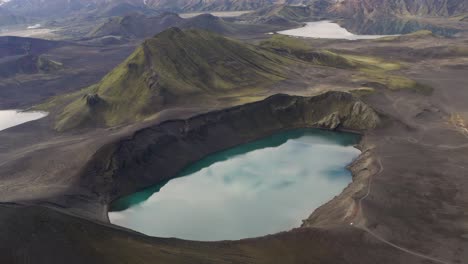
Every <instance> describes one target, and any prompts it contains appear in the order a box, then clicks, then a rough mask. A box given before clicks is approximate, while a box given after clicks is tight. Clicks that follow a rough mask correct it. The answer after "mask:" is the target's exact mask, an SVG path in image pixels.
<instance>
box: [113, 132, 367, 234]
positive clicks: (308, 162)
mask: <svg viewBox="0 0 468 264" xmlns="http://www.w3.org/2000/svg"><path fill="white" fill-rule="evenodd" d="M358 140H359V137H358V136H357V135H355V134H350V133H337V132H329V131H323V130H312V129H308V130H294V131H289V132H283V133H279V134H276V135H273V136H271V137H267V138H264V139H262V140H259V141H255V142H252V143H249V144H245V145H241V146H238V147H235V148H232V149H229V150H227V151H223V152H219V153H217V154H214V155H211V156H209V157H207V158H205V159H203V160H201V161H199V162H197V163H195V164H193V165H191V166H189V167H187V168H186V169H185V170H184V171H183V172H181V174H180V175H179V176H180V177H179V178H176V179H173V180H171V181H169V182H167V183H165V184H161V185H158V186H154V187H153V188H150V189H147V190H145V191H142V192H139V193H135V194H133V195H130V196H128V197H125V198H123V199H120V200H119V201H116V202H115V203H114V204H113V205H112V210H113V212H110V213H109V218H110V220H111V222H112V223H113V224H116V225H120V226H124V227H127V228H130V229H134V230H136V231H139V232H142V233H145V234H147V235H151V236H157V237H177V238H182V239H189V240H200V241H215V240H235V239H241V238H249V237H257V236H262V235H267V234H272V233H277V232H280V231H287V230H290V229H292V228H295V227H299V226H300V224H301V220H302V219H305V218H307V217H308V216H309V215H310V214H311V213H312V212H313V211H314V210H315V209H316V208H317V207H319V206H320V205H322V204H324V203H326V202H327V201H329V200H331V199H332V198H333V197H334V196H336V195H338V194H339V193H341V191H342V190H343V189H344V188H345V187H346V186H347V185H348V184H349V183H350V182H351V181H352V178H351V174H350V172H349V171H348V170H346V168H345V167H346V165H348V164H349V163H351V162H352V160H353V159H355V158H356V157H357V156H358V155H359V154H360V152H359V150H357V149H356V148H354V147H353V145H355V144H356V143H357V142H358ZM155 173H157V172H155Z"/></svg>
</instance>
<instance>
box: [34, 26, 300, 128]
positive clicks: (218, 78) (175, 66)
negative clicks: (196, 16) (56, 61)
mask: <svg viewBox="0 0 468 264" xmlns="http://www.w3.org/2000/svg"><path fill="white" fill-rule="evenodd" d="M291 62H292V60H290V59H288V58H285V57H282V56H279V55H277V54H275V53H273V52H269V51H266V50H263V49H260V48H257V47H255V46H251V45H247V44H243V43H240V42H237V41H234V40H231V39H227V38H224V37H222V36H219V35H216V34H214V33H209V32H206V31H199V30H186V31H182V30H180V29H177V28H172V29H169V30H167V31H164V32H162V33H160V34H158V35H157V36H155V37H153V38H151V39H148V40H146V41H145V42H144V43H143V44H142V45H141V46H140V47H139V48H137V50H136V51H135V52H134V53H133V54H132V55H131V56H130V57H129V58H128V59H127V60H126V61H125V62H123V63H122V64H121V65H119V66H118V67H116V68H115V69H114V70H113V71H111V72H110V73H109V74H107V75H106V76H105V77H104V78H103V79H102V80H101V81H100V82H99V83H97V84H95V85H93V86H91V87H88V88H86V89H84V90H82V91H80V92H78V93H75V94H72V95H66V96H63V97H59V98H55V99H54V100H52V101H50V102H49V103H47V104H45V105H43V106H42V107H43V108H47V107H51V106H53V105H57V104H60V103H61V102H62V103H63V101H69V102H70V103H69V104H67V105H66V106H65V107H64V109H63V111H61V112H62V113H61V114H60V115H59V116H58V117H57V122H56V129H58V130H67V129H70V128H74V127H80V126H85V125H95V124H100V125H101V124H104V125H116V124H121V123H125V122H133V121H138V120H141V119H144V118H146V117H148V116H150V115H152V114H154V113H156V112H157V111H158V110H161V109H162V108H163V107H165V106H168V105H171V104H175V103H179V102H183V101H193V100H195V98H209V97H213V96H219V95H236V94H240V93H242V91H243V90H248V91H249V92H252V91H255V89H261V88H262V87H265V86H267V85H271V84H273V83H274V82H277V81H279V80H282V79H284V78H285V77H284V72H285V71H286V66H287V65H289V64H290V63H291ZM199 100H202V99H199Z"/></svg>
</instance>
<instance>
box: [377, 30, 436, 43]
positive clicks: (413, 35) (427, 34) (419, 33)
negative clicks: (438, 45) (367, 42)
mask: <svg viewBox="0 0 468 264" xmlns="http://www.w3.org/2000/svg"><path fill="white" fill-rule="evenodd" d="M429 37H436V35H434V33H432V31H430V30H419V31H415V32H412V33H409V34H405V35H401V36H388V37H383V38H378V39H374V41H377V42H388V41H402V40H414V39H419V38H429Z"/></svg>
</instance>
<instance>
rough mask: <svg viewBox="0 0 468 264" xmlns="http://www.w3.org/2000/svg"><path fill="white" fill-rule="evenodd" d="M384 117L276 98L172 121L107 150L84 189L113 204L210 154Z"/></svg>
mask: <svg viewBox="0 0 468 264" xmlns="http://www.w3.org/2000/svg"><path fill="white" fill-rule="evenodd" d="M379 122H380V118H379V116H378V115H377V114H376V112H374V111H373V110H372V109H371V108H370V107H368V106H367V105H366V104H364V103H363V102H361V101H360V100H359V99H357V98H355V97H354V96H353V95H351V94H349V93H344V92H327V93H325V94H322V95H318V96H315V97H298V96H288V95H275V96H272V97H269V98H267V99H265V100H263V101H260V102H256V103H251V104H247V105H243V106H239V107H234V108H230V109H226V110H222V111H216V112H211V113H207V114H203V115H200V116H196V117H193V118H190V119H187V120H175V121H168V122H165V123H162V124H159V125H156V126H153V127H148V128H146V129H143V130H140V131H138V132H136V133H135V134H134V135H133V136H132V137H131V138H129V139H126V140H123V141H120V142H116V143H114V144H111V145H108V146H105V147H104V148H102V149H101V150H100V151H98V152H97V153H96V154H95V155H94V157H93V159H92V160H91V161H90V162H89V163H88V165H87V166H86V167H85V169H84V170H83V171H82V172H81V173H80V174H81V175H82V176H81V184H82V186H83V187H85V188H90V189H92V190H93V192H95V193H97V194H99V195H100V196H101V197H107V199H108V201H111V200H112V199H115V198H117V197H120V196H122V195H126V194H130V193H132V192H134V191H136V190H138V189H141V188H144V187H148V186H150V185H153V184H156V183H158V182H160V181H163V180H168V179H170V178H172V177H174V176H175V175H177V173H178V172H179V171H180V170H181V169H182V168H184V167H185V166H187V165H188V164H190V163H193V162H195V161H197V160H199V159H201V158H203V157H205V156H206V155H209V154H211V153H214V152H217V151H220V150H223V149H226V148H230V147H233V146H236V145H239V144H243V143H246V142H249V141H252V140H256V139H259V138H261V137H264V136H266V135H270V134H272V133H275V132H279V131H282V130H287V129H294V128H323V129H333V130H334V129H338V130H341V129H344V130H355V131H362V130H366V129H372V128H375V127H376V126H377V125H378V124H379Z"/></svg>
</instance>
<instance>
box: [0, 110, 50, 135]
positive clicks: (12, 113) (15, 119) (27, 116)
mask: <svg viewBox="0 0 468 264" xmlns="http://www.w3.org/2000/svg"><path fill="white" fill-rule="evenodd" d="M45 116H47V113H44V112H21V111H19V110H0V131H2V130H5V129H7V128H10V127H14V126H17V125H20V124H23V123H26V122H29V121H33V120H37V119H40V118H43V117H45Z"/></svg>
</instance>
